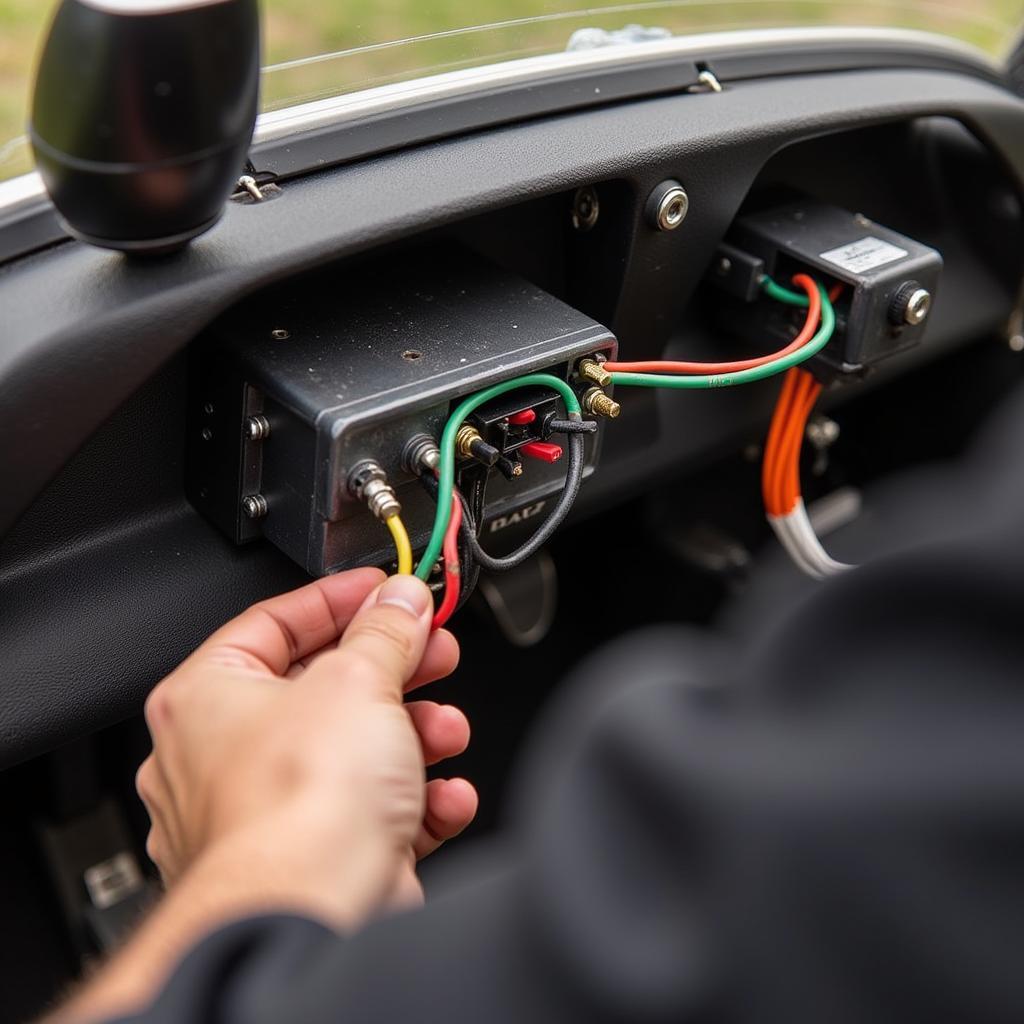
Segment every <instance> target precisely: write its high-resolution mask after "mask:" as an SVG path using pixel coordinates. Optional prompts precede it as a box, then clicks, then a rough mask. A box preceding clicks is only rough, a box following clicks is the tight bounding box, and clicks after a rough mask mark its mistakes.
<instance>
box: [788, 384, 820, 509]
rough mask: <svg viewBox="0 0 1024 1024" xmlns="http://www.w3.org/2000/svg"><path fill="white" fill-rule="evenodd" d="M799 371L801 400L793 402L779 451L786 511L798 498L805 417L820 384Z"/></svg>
mask: <svg viewBox="0 0 1024 1024" xmlns="http://www.w3.org/2000/svg"><path fill="white" fill-rule="evenodd" d="M800 373H801V376H802V377H803V378H804V382H803V383H804V387H803V393H802V397H801V401H799V402H797V403H794V407H793V412H792V415H791V418H790V422H789V429H788V431H787V433H786V436H785V438H784V440H783V445H784V448H783V449H782V451H781V453H780V460H781V462H782V465H783V467H784V473H783V477H782V484H781V486H782V492H781V495H780V497H781V498H782V502H783V506H784V508H785V511H787V512H791V511H792V510H793V508H794V507H795V506H796V503H797V502H798V501H799V500H800V493H801V487H800V451H801V449H802V448H803V440H804V433H805V431H806V430H807V419H808V417H809V416H810V415H811V410H812V409H813V408H814V404H815V402H817V400H818V396H819V395H820V394H821V385H820V384H819V383H818V382H817V381H816V380H815V379H814V378H813V377H812V376H811V375H810V374H809V373H807V372H806V371H803V370H801V371H800Z"/></svg>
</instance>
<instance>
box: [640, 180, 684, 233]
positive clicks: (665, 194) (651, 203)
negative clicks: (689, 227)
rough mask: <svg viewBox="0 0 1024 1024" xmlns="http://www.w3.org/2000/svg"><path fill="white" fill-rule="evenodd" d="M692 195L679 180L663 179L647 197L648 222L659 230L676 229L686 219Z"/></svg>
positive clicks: (646, 211) (646, 212)
mask: <svg viewBox="0 0 1024 1024" xmlns="http://www.w3.org/2000/svg"><path fill="white" fill-rule="evenodd" d="M689 210H690V197H689V196H688V195H687V194H686V189H684V188H683V186H682V185H680V184H679V182H678V181H672V180H669V181H663V182H662V183H661V184H660V185H657V186H655V188H654V190H653V191H652V192H651V194H650V196H648V198H647V205H646V207H645V210H644V212H645V214H646V216H647V222H648V223H649V224H650V225H651V227H652V228H656V229H657V230H658V231H675V229H676V228H677V227H679V225H680V224H682V223H683V221H684V220H686V215H687V213H688V212H689Z"/></svg>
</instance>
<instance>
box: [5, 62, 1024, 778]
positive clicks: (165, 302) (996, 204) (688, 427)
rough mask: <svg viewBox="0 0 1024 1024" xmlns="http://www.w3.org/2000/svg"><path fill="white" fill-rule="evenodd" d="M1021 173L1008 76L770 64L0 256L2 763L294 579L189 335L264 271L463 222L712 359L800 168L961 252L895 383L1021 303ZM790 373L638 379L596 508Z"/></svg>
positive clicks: (642, 335) (267, 287)
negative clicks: (652, 209) (112, 246)
mask: <svg viewBox="0 0 1024 1024" xmlns="http://www.w3.org/2000/svg"><path fill="white" fill-rule="evenodd" d="M965 129H966V130H965ZM978 140H980V142H979V141H978ZM1022 175H1024V104H1022V103H1021V101H1020V100H1019V99H1018V98H1016V97H1015V96H1013V95H1012V94H1010V93H1009V92H1007V91H1006V90H1005V89H1003V88H1002V87H1001V86H1000V85H998V84H996V83H993V82H992V81H989V80H984V79H983V78H981V77H975V76H974V75H971V74H968V73H962V72H959V71H955V70H920V69H916V70H896V69H891V68H887V69H882V70H863V71H841V72H834V73H829V74H816V75H799V74H794V75H788V76H770V77H765V78H761V79H749V80H745V81H741V82H737V83H735V84H733V85H730V86H729V87H728V88H727V89H726V90H725V91H724V92H722V93H718V94H714V93H682V94H679V95H673V96H661V97H658V98H653V99H639V100H634V101H630V102H621V103H617V104H614V105H609V106H607V107H596V108H590V109H586V110H583V111H579V112H570V113H563V114H560V115H555V116H547V117H542V118H535V119H532V120H530V121H527V122H524V123H520V124H509V125H506V126H502V127H493V128H489V129H487V130H481V131H476V132H467V133H464V134H463V135H461V136H458V137H454V138H450V139H446V140H444V141H437V142H433V143H429V144H421V145H418V146H414V147H410V148H408V149H406V150H400V151H395V152H390V153H387V154H383V155H378V156H374V157H372V158H368V159H365V160H363V161H361V162H354V163H350V164H348V165H346V166H343V167H338V168H334V169H332V170H329V171H324V172H322V173H319V174H311V175H308V176H306V177H301V178H295V179H293V180H289V181H287V182H285V183H284V185H283V189H282V192H281V195H280V196H279V197H278V198H276V199H274V200H273V201H272V202H268V203H265V204H254V205H233V206H231V207H230V208H229V209H228V211H227V214H226V216H225V218H224V219H223V221H222V222H221V223H220V224H219V225H218V226H217V227H216V228H215V229H214V230H213V231H212V232H211V233H210V234H209V235H207V236H205V237H204V238H202V239H200V240H199V241H198V242H197V243H195V244H194V245H193V246H192V247H191V248H190V249H188V250H187V251H185V252H183V253H180V254H178V255H175V256H170V257H164V258H162V259H160V260H154V261H151V262H148V263H134V262H130V261H128V260H126V259H124V258H123V257H121V256H119V255H113V254H109V253H103V252H99V251H97V250H92V249H88V248H86V247H84V246H82V245H79V244H77V243H66V244H61V245H57V246H54V247H52V248H49V249H45V250H43V251H40V252H37V253H35V254H33V255H31V256H28V257H25V258H23V259H21V260H19V261H15V262H12V263H9V264H7V265H5V266H2V267H0V309H2V310H3V328H2V330H3V340H2V344H0V394H2V395H3V409H4V413H5V416H4V423H5V437H4V444H3V448H2V453H0V466H2V470H3V480H4V484H3V486H2V487H0V532H5V533H6V536H5V537H4V539H3V541H2V543H0V588H2V589H0V645H2V648H3V650H4V657H3V659H2V665H0V764H6V763H10V762H13V761H15V760H18V759H21V758H25V757H27V756H31V755H32V754H34V753H37V752H39V751H41V750H43V749H46V748H47V747H49V746H52V745H55V744H57V743H60V742H63V741H66V740H68V739H71V738H73V737H74V736H77V735H81V734H83V733H85V732H88V731H91V730H94V729H96V728H98V727H100V726H101V725H104V724H107V723H109V722H111V721H114V720H116V719H118V718H120V717H123V716H125V715H127V714H129V713H131V712H133V711H134V710H136V709H137V708H138V706H139V704H140V702H141V699H142V697H143V696H144V694H145V693H146V691H147V690H148V688H149V687H150V686H151V685H152V684H153V683H154V682H155V681H156V680H157V679H158V678H159V676H160V675H161V674H162V673H163V672H165V671H166V670H167V669H168V668H170V667H171V666H172V665H173V664H174V663H175V662H176V661H177V660H179V659H180V658H181V656H182V655H183V654H184V653H186V652H187V651H188V650H189V649H190V648H191V647H192V646H193V645H194V644H195V643H196V642H197V641H198V640H199V639H200V638H201V637H202V636H203V635H205V633H206V632H208V631H209V629H210V628H211V627H212V626H214V625H215V624H217V623H218V622H220V621H222V620H223V619H224V618H225V617H226V616H228V615H229V614H231V613H233V612H234V611H236V610H238V609H239V608H241V607H242V606H244V605H245V604H247V603H248V602H250V601H251V600H253V599H255V598H258V597H260V596H263V595H266V594H269V593H271V592H274V591H276V590H279V589H281V588H283V587H285V586H288V585H291V584H293V583H295V582H297V581H298V580H300V579H301V578H302V573H301V571H300V570H299V569H298V568H297V567H296V566H295V565H294V564H293V563H292V562H290V561H289V560H288V559H286V558H285V556H284V555H282V554H280V553H279V552H278V551H277V550H276V549H274V548H272V547H270V546H269V545H268V544H265V543H256V544H254V545H250V546H247V547H242V548H236V547H235V546H233V545H232V544H231V543H230V542H229V541H228V540H226V539H225V538H223V537H222V535H221V534H220V533H219V532H217V531H216V530H215V529H214V528H213V527H212V526H211V525H210V524H209V523H208V522H207V521H206V520H204V519H203V518H201V517H200V516H199V514H198V513H196V512H195V511H194V510H193V508H192V506H191V505H190V504H189V503H188V502H187V501H186V499H185V496H184V494H185V492H184V472H185V470H184V451H185V409H186V402H187V386H188V385H187V374H186V353H187V349H188V347H189V346H190V345H191V344H193V343H194V342H196V339H197V338H200V336H204V337H205V336H206V335H204V331H205V332H207V335H208V334H209V330H208V329H210V328H211V325H214V324H215V321H216V320H217V318H218V317H220V316H222V315H225V316H230V315H231V310H232V307H235V306H236V305H237V304H239V303H244V302H245V300H246V299H247V297H249V296H252V295H253V294H254V293H256V292H263V293H264V294H263V295H262V296H261V301H262V302H267V301H271V300H272V298H273V295H274V290H275V289H277V290H283V292H288V293H291V292H293V291H295V290H299V291H303V290H306V289H312V290H317V291H319V292H320V293H321V294H322V293H323V292H324V291H326V293H327V294H329V293H330V289H331V287H332V285H331V281H332V279H333V278H335V276H336V275H338V274H344V273H347V272H348V268H349V266H350V265H351V262H352V261H358V262H359V263H360V265H361V266H376V267H378V268H380V272H381V273H386V271H387V267H388V265H389V261H390V260H392V259H393V258H394V255H395V251H396V250H403V251H404V250H407V249H409V248H415V249H416V250H417V251H419V252H423V251H424V250H425V251H427V252H429V251H430V250H431V247H442V246H449V245H452V244H453V243H454V244H457V245H459V246H461V247H463V248H466V249H469V250H471V251H475V252H477V253H480V254H481V255H483V256H485V257H486V258H487V259H489V260H491V261H492V262H494V263H497V264H499V265H500V266H503V267H505V268H507V269H508V270H511V271H513V272H514V273H516V274H518V275H520V276H522V277H524V278H526V279H527V280H529V281H530V282H532V283H533V284H535V285H537V286H538V287H540V288H543V289H544V290H545V291H547V292H549V293H551V294H552V295H554V296H556V297H557V298H559V299H561V300H562V301H563V302H566V303H568V304H569V305H571V306H573V307H575V308H577V309H579V310H581V311H582V312H583V313H584V314H585V315H587V316H588V317H591V318H593V319H594V320H596V321H598V322H600V323H602V324H604V325H606V326H607V327H609V328H610V329H611V330H612V331H613V332H614V333H615V335H616V337H617V338H618V341H619V344H620V346H621V348H620V358H625V359H645V358H658V357H660V356H662V355H663V354H664V353H666V352H671V353H676V352H679V353H681V352H685V353H687V355H688V356H690V357H693V358H707V357H708V356H709V355H715V354H720V352H721V343H720V342H718V341H717V340H716V338H717V335H716V331H715V321H714V310H713V301H712V300H711V299H710V298H709V296H708V294H707V292H708V289H707V288H706V287H704V286H703V285H702V279H703V277H704V275H705V273H706V271H707V268H708V265H709V262H710V261H711V259H712V257H713V255H714V251H715V247H716V246H717V244H718V243H719V242H720V241H721V239H722V237H723V236H724V235H725V233H726V231H727V230H728V228H729V225H730V224H731V223H732V221H733V220H734V218H735V217H736V215H737V213H738V212H740V211H741V209H744V208H746V207H747V206H750V205H755V206H756V205H764V204H766V203H768V202H772V201H780V200H784V199H786V198H788V197H790V196H792V195H794V194H806V195H810V196H813V197H815V198H820V199H823V200H825V201H828V202H831V203H835V204H837V205H841V206H844V207H846V208H848V209H851V210H857V211H860V212H863V213H865V214H867V215H869V216H871V217H873V218H875V219H877V220H878V221H880V222H882V223H885V224H887V225H889V226H891V227H892V228H894V229H896V230H899V231H902V232H904V233H905V234H907V235H910V236H912V237H915V238H918V239H920V240H921V241H922V242H924V243H926V244H929V245H931V246H934V247H935V248H937V249H939V250H940V251H941V252H942V254H943V258H944V261H945V269H944V272H943V281H942V287H941V289H940V291H939V293H938V297H937V302H936V306H935V309H934V312H933V314H932V322H931V325H930V328H929V334H928V340H927V343H926V344H925V345H924V346H922V347H921V348H919V349H917V350H915V351H914V352H912V353H909V354H908V355H906V356H902V357H899V358H898V359H896V360H894V361H893V362H892V363H890V364H888V365H887V366H886V368H885V369H884V370H883V371H882V372H880V373H879V374H878V375H877V377H876V378H875V380H876V381H879V382H884V381H885V380H887V379H892V378H893V377H894V376H896V375H899V374H901V373H905V372H908V371H911V370H912V369H913V368H914V367H915V366H916V365H920V364H921V363H922V362H928V361H931V360H934V359H935V358H937V356H938V355H939V354H940V353H942V352H945V351H949V350H951V349H954V348H956V347H958V346H966V345H968V344H971V343H974V342H976V341H978V340H980V339H983V338H985V337H987V336H991V335H992V334H993V333H995V332H996V331H998V330H1000V329H1001V328H1002V326H1003V325H1004V323H1005V322H1006V320H1007V317H1008V316H1009V314H1010V312H1011V310H1012V308H1013V306H1014V303H1015V301H1016V290H1017V282H1018V280H1019V277H1020V268H1021V262H1022V233H1021V232H1022V227H1021V208H1020V202H1019V182H1020V179H1021V176H1022ZM666 178H676V179H678V180H679V181H680V182H682V183H683V185H684V186H685V188H686V191H687V192H688V194H689V200H690V209H689V214H688V216H687V219H686V221H685V224H684V225H683V227H682V228H681V229H680V230H678V231H675V232H672V233H660V232H657V231H654V230H652V229H650V227H649V226H648V224H647V222H646V221H645V219H644V214H643V208H644V203H645V200H646V197H647V195H648V193H649V192H650V190H651V189H652V188H653V187H654V186H655V185H656V184H657V183H658V182H660V181H662V180H664V179H666ZM587 185H594V186H595V187H596V189H597V192H598V195H599V197H600V200H601V216H600V219H599V221H598V223H597V225H596V226H595V228H594V230H593V231H590V232H587V233H579V232H576V231H574V230H573V228H572V226H571V223H570V218H569V211H570V207H571V202H572V195H573V193H574V191H575V190H576V189H577V188H579V187H581V186H587ZM202 343H203V342H202V341H200V342H199V344H202ZM752 344H754V345H755V350H756V342H752ZM774 393H775V389H774V388H773V387H772V386H771V385H770V384H767V385H759V386H756V387H751V388H748V389H743V390H735V391H732V392H725V391H719V392H715V393H699V394H698V393H694V394H688V395H686V396H679V395H672V394H657V395H656V394H655V393H653V392H649V393H644V394H641V393H633V394H630V395H629V397H628V399H627V400H624V413H623V416H622V418H621V419H620V420H619V421H617V422H616V423H615V424H614V428H613V429H609V430H608V431H607V434H606V441H605V448H604V452H603V455H602V460H601V466H600V469H599V471H598V472H597V473H596V474H595V475H594V477H593V478H592V479H591V480H590V481H588V483H587V485H586V487H585V488H584V491H583V496H582V499H581V502H580V505H579V513H580V514H581V515H583V514H586V513H587V512H588V511H593V510H595V509H597V508H600V507H606V506H609V505H611V504H614V503H616V502H619V501H622V500H624V499H625V498H626V497H627V496H628V495H630V494H632V493H636V492H637V491H639V490H642V489H644V488H646V487H649V486H651V484H652V482H653V481H654V480H655V478H656V477H657V476H658V475H659V474H665V473H670V474H676V475H678V474H681V473H684V472H685V471H687V469H688V468H689V467H692V466H694V465H698V464H702V463H704V462H706V461H707V460H708V459H709V458H711V457H713V456H714V455H715V454H716V453H719V452H722V451H725V450H728V449H729V448H730V446H732V447H735V446H736V445H738V444H742V443H743V442H744V441H745V440H746V439H748V438H749V437H751V436H756V434H757V432H758V431H760V430H761V429H762V428H763V425H764V423H765V422H766V418H767V413H768V409H769V408H770V404H771V401H772V399H773V396H774ZM842 398H843V396H842V395H840V396H839V397H838V400H842Z"/></svg>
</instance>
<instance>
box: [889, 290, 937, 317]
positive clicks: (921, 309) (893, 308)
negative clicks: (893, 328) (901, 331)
mask: <svg viewBox="0 0 1024 1024" xmlns="http://www.w3.org/2000/svg"><path fill="white" fill-rule="evenodd" d="M931 308H932V295H931V292H929V291H928V289H927V288H922V287H921V285H919V284H918V283H917V281H908V282H907V283H906V284H903V285H900V289H899V291H898V292H896V295H895V296H894V297H893V300H892V304H891V305H890V306H889V319H890V321H892V323H894V324H897V325H899V324H910V326H911V327H916V326H917V325H918V324H920V323H923V322H924V319H925V317H927V316H928V311H929V310H930V309H931Z"/></svg>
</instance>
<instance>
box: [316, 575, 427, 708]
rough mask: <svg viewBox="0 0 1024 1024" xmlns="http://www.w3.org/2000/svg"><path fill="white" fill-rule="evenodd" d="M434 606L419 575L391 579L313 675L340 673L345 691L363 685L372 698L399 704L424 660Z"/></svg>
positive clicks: (377, 592) (324, 675)
mask: <svg viewBox="0 0 1024 1024" xmlns="http://www.w3.org/2000/svg"><path fill="white" fill-rule="evenodd" d="M433 609H434V598H433V595H432V594H431V593H430V590H429V588H428V587H427V585H426V584H425V583H423V582H421V581H420V580H419V579H417V578H416V577H415V576H392V577H390V578H389V579H387V580H385V581H384V583H382V584H381V585H380V586H379V587H378V588H377V590H376V591H374V592H373V593H372V594H370V595H369V597H368V598H367V599H366V601H365V602H364V604H363V606H362V608H360V609H359V611H358V612H357V613H356V614H355V616H354V618H353V619H352V621H351V622H350V623H349V625H348V628H347V629H346V630H345V633H344V635H343V636H342V638H341V642H340V643H339V644H338V646H337V648H336V649H335V651H334V652H333V653H331V654H329V655H326V656H325V657H322V658H320V659H319V660H318V661H317V662H315V663H314V665H313V667H312V668H311V669H310V673H312V674H313V675H314V677H316V678H320V679H324V680H325V681H326V679H327V678H328V677H329V678H330V679H331V680H336V679H337V678H338V676H339V675H342V676H343V677H344V679H345V687H346V689H350V688H356V687H359V688H364V689H365V690H368V691H369V693H368V695H369V696H370V697H371V698H373V699H378V700H390V701H394V702H395V703H398V704H400V703H401V702H402V693H403V690H404V688H405V684H406V683H408V682H409V680H410V679H411V678H412V677H413V674H414V673H415V672H416V670H417V669H418V668H419V665H420V662H421V661H422V660H423V652H424V651H425V650H426V646H427V640H428V638H429V636H430V620H431V617H432V615H433ZM310 673H307V678H308V675H309V674H310ZM310 681H313V680H310Z"/></svg>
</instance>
